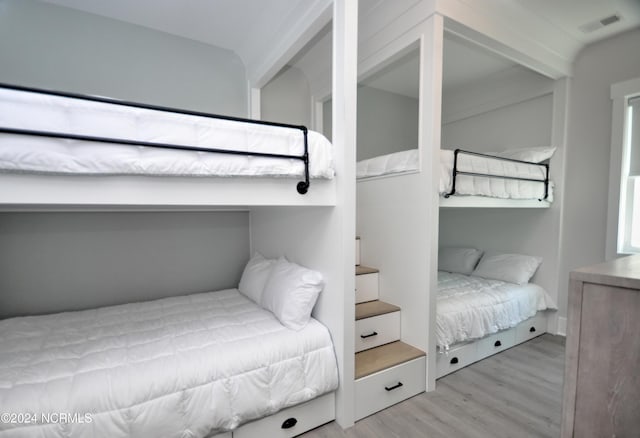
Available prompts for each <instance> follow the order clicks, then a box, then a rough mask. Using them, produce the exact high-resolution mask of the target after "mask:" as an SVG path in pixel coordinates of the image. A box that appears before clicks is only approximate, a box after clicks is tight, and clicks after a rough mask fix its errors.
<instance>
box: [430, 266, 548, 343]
mask: <svg viewBox="0 0 640 438" xmlns="http://www.w3.org/2000/svg"><path fill="white" fill-rule="evenodd" d="M555 308H556V306H555V304H554V302H553V300H552V299H551V297H550V296H549V294H548V293H547V292H546V291H545V290H544V289H543V288H542V287H540V286H538V285H536V284H533V283H528V284H525V285H517V284H513V283H506V282H504V281H498V280H488V279H485V278H481V277H474V276H471V275H464V274H455V273H449V272H443V271H438V298H437V311H436V312H437V317H436V324H437V329H436V339H437V345H438V347H439V348H440V349H441V350H445V351H446V350H447V349H448V348H449V346H451V345H452V344H455V343H457V342H464V341H469V340H473V339H478V338H481V337H483V336H486V335H489V334H491V333H496V332H497V331H499V330H504V329H508V328H511V327H514V326H516V325H517V324H519V323H520V322H522V321H524V320H526V319H528V318H530V317H532V316H534V315H535V314H536V313H537V312H538V311H540V310H545V309H555Z"/></svg>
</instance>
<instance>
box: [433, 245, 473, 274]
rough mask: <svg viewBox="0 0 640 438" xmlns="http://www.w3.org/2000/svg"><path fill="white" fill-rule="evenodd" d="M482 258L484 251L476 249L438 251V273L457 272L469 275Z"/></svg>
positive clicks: (441, 249) (443, 248) (442, 248)
mask: <svg viewBox="0 0 640 438" xmlns="http://www.w3.org/2000/svg"><path fill="white" fill-rule="evenodd" d="M480 257H482V251H480V250H479V249H475V248H449V247H441V248H440V249H438V271H446V272H457V273H459V274H466V275H469V274H471V273H472V272H473V269H474V268H475V267H476V265H477V264H478V260H480Z"/></svg>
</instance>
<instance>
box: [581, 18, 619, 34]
mask: <svg viewBox="0 0 640 438" xmlns="http://www.w3.org/2000/svg"><path fill="white" fill-rule="evenodd" d="M621 19H622V17H621V16H620V15H619V14H613V15H609V16H608V17H604V18H601V19H599V20H596V21H592V22H591V23H587V24H583V25H582V26H580V27H578V29H580V30H581V31H582V32H584V33H591V32H593V31H596V30H598V29H600V28H603V27H605V26H609V25H610V24H613V23H617V22H618V21H620V20H621Z"/></svg>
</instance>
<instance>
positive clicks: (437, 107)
mask: <svg viewBox="0 0 640 438" xmlns="http://www.w3.org/2000/svg"><path fill="white" fill-rule="evenodd" d="M423 29H424V30H423V36H422V44H421V48H420V51H421V52H420V149H421V155H422V172H423V175H424V177H425V181H424V182H425V183H426V187H427V188H428V193H427V196H426V197H425V199H426V202H427V211H426V215H427V221H426V222H425V224H424V226H425V227H428V230H427V242H424V244H425V245H427V248H428V253H427V254H428V255H427V260H425V266H424V269H425V272H427V273H428V275H429V277H428V278H427V279H426V281H427V285H428V286H427V290H426V291H425V293H426V294H427V296H428V302H427V309H428V311H427V327H428V329H427V331H428V337H427V387H426V390H427V391H433V390H434V389H435V388H436V294H437V290H438V234H439V230H438V227H439V220H440V208H439V206H440V197H439V195H438V186H439V184H440V181H439V178H440V167H439V166H440V164H439V163H440V131H441V118H442V64H443V41H444V24H443V18H442V16H440V15H438V14H434V15H433V16H432V17H431V18H429V19H428V20H427V21H426V22H425V24H424V28H423Z"/></svg>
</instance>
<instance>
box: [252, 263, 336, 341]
mask: <svg viewBox="0 0 640 438" xmlns="http://www.w3.org/2000/svg"><path fill="white" fill-rule="evenodd" d="M323 286H324V281H323V279H322V274H320V273H319V272H316V271H312V270H311V269H307V268H304V267H302V266H300V265H297V264H295V263H291V262H289V261H287V259H285V258H284V257H281V258H280V259H278V261H277V262H276V264H275V265H274V266H273V269H272V271H271V275H270V276H269V279H268V280H267V284H266V285H265V287H264V293H263V294H262V301H261V304H262V307H264V308H265V309H267V310H270V311H271V312H272V313H273V314H274V315H275V316H276V318H278V320H279V321H280V322H281V323H282V325H284V326H285V327H288V328H290V329H293V330H301V329H303V328H304V327H305V326H306V325H307V323H308V322H309V318H310V317H311V311H312V310H313V306H314V305H315V304H316V300H317V299H318V295H319V294H320V291H322V287H323Z"/></svg>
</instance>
